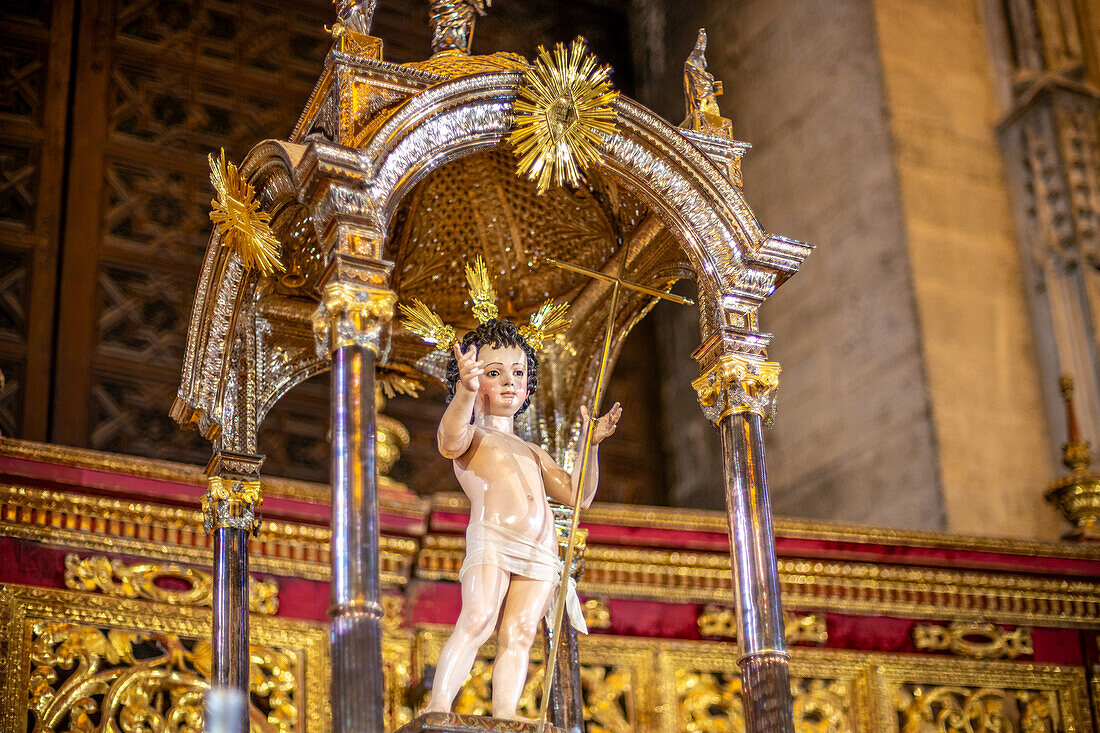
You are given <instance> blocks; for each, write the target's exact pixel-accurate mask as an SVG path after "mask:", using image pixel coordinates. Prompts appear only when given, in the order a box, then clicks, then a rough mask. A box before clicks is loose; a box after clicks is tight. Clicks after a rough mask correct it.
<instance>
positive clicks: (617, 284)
mask: <svg viewBox="0 0 1100 733" xmlns="http://www.w3.org/2000/svg"><path fill="white" fill-rule="evenodd" d="M627 254H628V253H627V252H626V251H624V252H623V253H622V255H623V256H622V257H621V258H620V259H619V271H618V273H616V275H615V277H612V276H610V275H607V274H605V273H602V272H600V271H599V270H591V269H589V268H587V267H581V266H580V265H572V264H569V263H568V262H562V261H561V260H556V259H554V258H552V257H545V258H543V259H544V260H545V261H546V262H549V263H550V264H551V265H554V266H555V267H560V268H561V269H563V270H569V271H570V272H576V273H579V274H581V275H587V276H588V277H591V278H593V279H596V280H601V281H603V282H607V283H611V285H612V289H611V305H610V309H609V310H608V313H607V329H606V330H605V331H604V339H603V353H602V354H601V356H600V370H599V372H597V374H596V396H595V398H594V399H593V400H592V409H591V410H590V411H589V413H588V426H587V429H586V430H585V436H584V449H583V450H582V451H581V473H580V477H579V479H578V481H577V488H576V493H575V494H574V495H573V506H572V509H573V517H572V523H571V526H570V530H569V546H568V548H566V551H565V565H564V567H563V568H562V578H561V583H560V584H559V585H558V599H557V603H555V604H554V628H553V630H552V631H551V633H550V653H549V655H548V658H547V660H546V671H545V673H544V674H543V680H542V704H541V705H540V706H539V721H538V733H545V731H546V719H547V716H548V715H549V712H550V688H551V687H552V686H553V684H554V669H555V667H556V666H557V660H558V645H559V643H560V641H561V639H560V636H561V625H562V617H563V616H564V613H565V599H566V596H567V595H568V593H569V578H570V576H571V575H572V571H571V569H572V567H573V554H574V552H575V551H576V543H577V527H578V526H579V525H580V507H581V492H583V491H584V480H585V478H586V477H587V475H588V459H589V456H590V454H591V451H592V432H593V431H594V429H595V427H596V423H597V422H598V421H599V418H598V417H597V416H598V415H599V414H600V403H601V402H603V397H604V387H605V384H604V377H605V376H606V373H607V361H608V358H609V357H610V354H611V336H612V334H613V333H614V330H615V307H616V306H617V305H618V302H619V290H620V288H628V289H630V290H637V291H638V292H641V293H645V294H646V295H651V296H653V297H654V298H660V299H662V300H668V301H671V302H673V303H676V304H678V305H695V301H693V300H691V299H689V298H684V297H681V296H679V295H673V294H671V293H665V292H662V291H660V290H656V289H654V288H650V287H647V286H645V285H639V284H638V283H633V282H630V281H628V280H624V279H623V273H624V271H625V270H626V259H627Z"/></svg>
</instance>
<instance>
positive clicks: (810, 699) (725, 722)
mask: <svg viewBox="0 0 1100 733" xmlns="http://www.w3.org/2000/svg"><path fill="white" fill-rule="evenodd" d="M791 696H792V697H793V698H794V720H795V727H796V729H797V730H798V731H799V733H842V732H845V733H846V732H847V731H852V730H854V729H853V728H852V726H851V723H850V722H849V707H850V704H849V699H850V697H851V695H850V690H849V685H848V683H847V682H846V681H844V680H829V679H813V678H806V679H802V678H796V679H793V680H791ZM676 699H677V701H678V709H677V718H678V723H679V728H678V730H684V731H698V732H699V733H711V732H712V731H728V732H729V733H735V732H737V733H740V731H744V730H745V712H744V704H743V700H742V696H741V678H740V676H739V675H737V674H731V673H727V674H722V673H714V672H703V671H698V670H691V669H681V670H678V671H677V672H676Z"/></svg>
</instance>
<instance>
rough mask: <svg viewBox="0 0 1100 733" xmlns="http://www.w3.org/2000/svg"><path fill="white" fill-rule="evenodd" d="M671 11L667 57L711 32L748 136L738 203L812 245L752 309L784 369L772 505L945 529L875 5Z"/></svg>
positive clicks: (771, 439) (724, 100)
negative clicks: (790, 274)
mask: <svg viewBox="0 0 1100 733" xmlns="http://www.w3.org/2000/svg"><path fill="white" fill-rule="evenodd" d="M704 8H705V9H704ZM673 12H674V14H673V16H672V21H673V22H671V23H670V27H669V30H670V36H671V38H672V41H671V42H670V45H672V47H673V53H672V54H671V55H672V56H673V57H674V58H683V57H684V56H686V54H687V50H688V48H689V47H690V45H691V43H693V42H694V35H695V34H694V28H697V27H698V26H700V25H703V26H706V27H707V29H708V31H709V34H710V38H711V42H710V45H709V47H708V52H707V58H708V62H709V66H710V70H711V71H712V72H713V73H714V74H715V76H716V77H717V78H719V79H721V80H724V83H725V95H724V96H723V97H721V98H720V99H719V102H720V103H721V106H722V110H723V113H724V114H725V115H726V116H728V117H730V118H731V119H732V120H733V126H734V135H736V136H737V137H738V139H741V140H745V141H747V142H750V143H751V144H752V145H753V146H754V147H753V150H751V151H750V153H749V155H748V157H747V159H746V162H745V167H744V172H745V195H746V198H747V200H748V201H749V203H750V205H751V206H753V208H754V209H755V211H756V212H757V214H758V215H759V217H760V219H761V222H762V224H763V225H764V227H765V228H766V229H768V230H769V231H773V232H777V233H781V234H784V235H787V236H791V237H794V238H796V239H802V240H805V241H809V242H812V243H814V244H816V245H817V247H818V249H817V251H816V252H815V253H814V254H813V255H812V256H811V257H810V259H809V260H808V261H807V263H806V265H805V266H804V267H803V269H802V271H801V272H800V273H799V274H798V275H797V276H796V277H795V278H794V279H792V280H791V281H790V282H789V283H788V284H786V285H784V286H783V287H782V288H781V289H780V290H779V291H778V292H777V293H776V295H774V296H773V297H772V299H771V300H770V301H769V303H768V304H767V305H765V306H764V309H763V310H762V313H761V321H762V327H763V328H764V329H765V330H768V331H771V332H773V333H774V334H775V341H774V342H773V347H772V348H771V349H770V354H771V356H772V357H773V358H775V359H777V360H779V361H780V362H781V363H782V364H783V377H782V382H781V384H782V386H781V391H780V407H779V416H778V419H777V421H776V427H775V428H774V430H773V431H771V433H770V434H769V436H768V443H769V444H768V451H769V455H768V467H769V472H770V476H771V486H772V497H773V504H772V506H773V509H774V511H775V513H776V514H779V515H791V516H800V517H815V518H828V519H845V520H853V521H860V522H870V523H875V524H884V525H892V526H904V527H913V528H923V529H944V528H946V521H945V516H944V506H943V500H942V488H941V479H940V472H939V469H938V466H937V451H936V448H935V445H936V438H935V432H934V429H933V422H932V417H931V414H930V409H929V401H928V394H927V387H926V380H925V376H924V370H923V367H922V359H921V343H920V327H919V323H918V318H917V310H916V307H915V302H914V296H913V287H912V278H911V274H910V261H909V257H908V254H907V249H906V236H905V227H904V222H905V218H904V213H903V203H902V199H901V195H900V192H899V185H898V180H897V171H896V168H895V166H894V164H893V159H892V147H891V138H890V129H889V118H888V116H887V114H886V92H885V90H884V87H883V79H882V73H881V63H880V61H879V56H878V46H877V42H876V37H875V20H874V13H873V8H872V6H871V5H870V4H869V3H867V2H856V1H848V0H846V1H845V2H836V1H835V0H817V1H815V2H771V1H769V0H750V1H749V2H739V3H732V4H731V3H719V2H714V3H703V4H700V5H699V6H695V5H693V6H692V7H691V8H689V9H688V11H686V12H680V13H676V11H673ZM669 81H670V82H671V81H673V80H669ZM676 81H678V79H677V80H676ZM669 86H671V84H670V85H669ZM670 96H671V94H670ZM667 114H669V115H670V116H671V118H672V119H676V120H678V119H680V118H681V117H682V111H669V112H667ZM677 115H678V116H677Z"/></svg>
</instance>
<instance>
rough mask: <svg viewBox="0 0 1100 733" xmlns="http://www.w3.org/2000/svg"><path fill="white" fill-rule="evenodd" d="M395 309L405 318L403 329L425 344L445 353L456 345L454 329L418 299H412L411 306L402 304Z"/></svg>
mask: <svg viewBox="0 0 1100 733" xmlns="http://www.w3.org/2000/svg"><path fill="white" fill-rule="evenodd" d="M397 307H398V308H400V309H401V313H402V314H403V315H404V316H405V320H404V322H403V325H404V326H405V328H407V329H408V330H409V331H411V332H413V333H415V334H416V335H417V336H419V337H420V338H421V339H422V340H423V341H424V342H425V343H428V344H431V345H433V346H435V347H436V348H437V349H439V350H440V351H447V350H448V349H450V348H451V347H452V346H454V345H455V344H457V343H458V339H457V338H456V337H455V330H454V328H452V327H451V326H448V325H447V324H445V323H444V322H443V319H442V318H440V317H439V316H438V315H437V314H436V313H435V312H434V311H433V310H432V309H431V308H429V307H428V306H427V305H425V304H424V301H422V300H420V299H419V298H413V304H412V305H411V306H408V305H405V304H404V303H402V304H400V305H398V306H397Z"/></svg>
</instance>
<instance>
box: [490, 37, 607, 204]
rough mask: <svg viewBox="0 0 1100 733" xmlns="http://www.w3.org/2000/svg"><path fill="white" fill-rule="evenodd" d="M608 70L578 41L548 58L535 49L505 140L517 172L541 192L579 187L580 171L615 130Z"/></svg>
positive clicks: (559, 46)
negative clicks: (512, 149) (511, 149)
mask: <svg viewBox="0 0 1100 733" xmlns="http://www.w3.org/2000/svg"><path fill="white" fill-rule="evenodd" d="M610 73H611V69H610V67H608V66H597V65H596V58H595V57H594V56H592V55H590V54H589V53H588V48H587V46H586V45H585V41H584V39H583V38H579V37H578V38H577V39H576V40H574V41H573V43H572V45H571V46H570V47H569V50H568V51H567V50H566V48H565V46H564V45H563V44H561V43H559V44H557V45H556V46H555V47H554V51H553V54H551V53H550V52H549V51H547V50H546V49H545V48H543V47H542V46H539V55H538V58H536V59H535V63H534V65H533V66H532V67H531V68H529V69H527V70H526V71H525V72H524V73H523V83H522V84H521V85H520V89H519V96H518V97H517V98H516V103H515V121H514V123H513V126H512V132H511V134H509V136H508V141H509V142H510V143H511V144H512V145H513V146H515V151H516V154H517V155H518V157H519V164H518V165H517V166H516V171H517V173H518V174H519V175H522V176H526V177H527V178H529V179H531V180H533V181H535V186H536V188H537V190H538V192H539V193H540V194H541V193H543V192H544V191H546V189H547V188H549V187H550V182H551V181H553V182H554V183H555V184H557V185H559V186H560V185H562V184H563V183H568V184H569V185H571V186H576V185H578V184H579V183H580V175H581V174H580V172H581V171H582V170H584V169H586V168H587V167H588V166H589V165H590V164H591V163H593V162H594V161H596V160H597V159H598V157H599V152H598V150H597V148H598V146H599V145H600V143H602V142H603V139H604V136H605V135H608V134H610V133H613V132H614V131H615V112H614V110H612V109H611V103H612V102H613V101H615V98H616V97H618V96H619V93H618V92H617V91H615V90H614V89H613V88H612V87H611V81H610V79H609V76H610Z"/></svg>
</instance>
